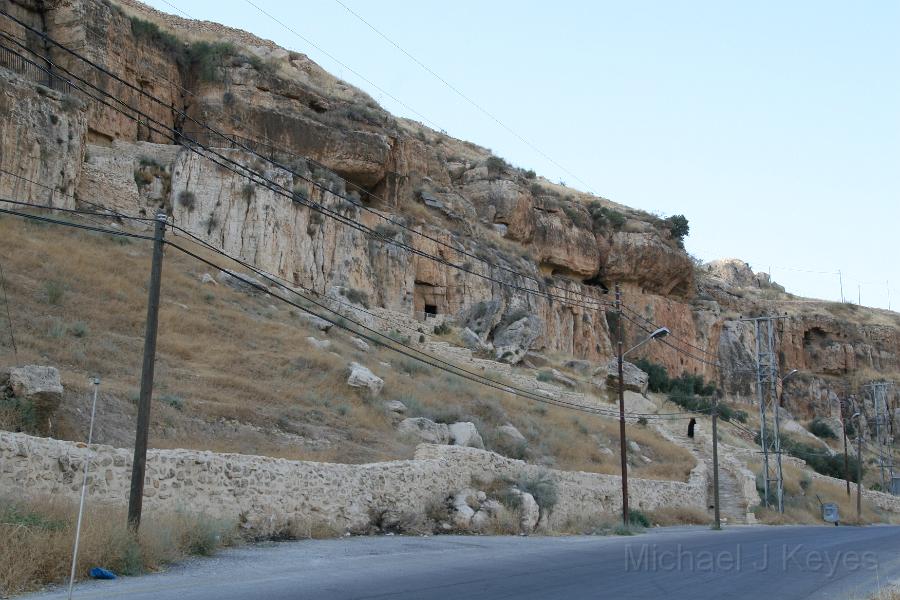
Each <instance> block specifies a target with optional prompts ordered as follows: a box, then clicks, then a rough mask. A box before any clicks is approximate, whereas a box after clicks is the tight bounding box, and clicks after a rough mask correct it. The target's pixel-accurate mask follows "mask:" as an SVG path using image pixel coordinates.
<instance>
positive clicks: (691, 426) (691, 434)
mask: <svg viewBox="0 0 900 600" xmlns="http://www.w3.org/2000/svg"><path fill="white" fill-rule="evenodd" d="M696 424H697V419H694V418H691V420H690V422H689V423H688V437H689V438H692V437H694V425H696Z"/></svg>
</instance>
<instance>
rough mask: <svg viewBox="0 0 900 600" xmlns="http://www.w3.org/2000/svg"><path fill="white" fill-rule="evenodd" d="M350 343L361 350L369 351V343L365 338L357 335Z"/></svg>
mask: <svg viewBox="0 0 900 600" xmlns="http://www.w3.org/2000/svg"><path fill="white" fill-rule="evenodd" d="M350 343H351V344H353V347H354V348H356V349H357V350H359V351H360V352H368V351H369V344H367V343H366V342H365V340H361V339H360V338H358V337H355V338H353V339H351V340H350Z"/></svg>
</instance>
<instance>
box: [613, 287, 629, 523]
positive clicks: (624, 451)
mask: <svg viewBox="0 0 900 600" xmlns="http://www.w3.org/2000/svg"><path fill="white" fill-rule="evenodd" d="M623 321H624V319H623V318H622V290H621V288H620V287H619V284H618V283H617V284H616V327H617V329H618V330H619V331H618V333H619V335H618V344H617V351H616V358H617V361H616V362H617V363H618V370H619V454H620V456H621V458H622V524H623V525H625V526H626V527H628V446H627V445H626V443H625V367H624V351H623V349H622V344H623V341H624V337H625V330H624V326H625V325H624V323H623Z"/></svg>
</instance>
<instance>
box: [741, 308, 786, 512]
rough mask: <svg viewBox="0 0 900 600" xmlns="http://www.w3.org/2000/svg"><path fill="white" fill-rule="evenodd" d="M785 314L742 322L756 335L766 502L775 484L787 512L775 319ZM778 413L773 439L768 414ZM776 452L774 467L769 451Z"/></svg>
mask: <svg viewBox="0 0 900 600" xmlns="http://www.w3.org/2000/svg"><path fill="white" fill-rule="evenodd" d="M787 318H788V317H787V316H786V315H785V316H771V317H751V318H746V319H741V321H745V322H751V323H753V327H754V331H755V334H756V398H757V401H758V402H759V445H760V446H762V452H763V495H764V500H763V502H764V504H765V506H766V507H768V506H769V503H770V502H769V494H770V487H771V485H772V484H773V483H774V484H775V493H776V497H777V505H778V506H777V508H778V511H779V512H784V477H783V476H782V470H781V431H780V422H779V414H778V413H779V410H778V409H779V406H778V404H779V402H778V358H777V356H776V353H775V321H776V320H778V319H787ZM769 410H771V411H772V412H773V413H774V422H775V423H774V424H775V430H774V432H773V434H772V438H773V439H772V440H771V441H770V440H769V439H768V438H769V432H768V431H767V429H768V413H769ZM770 452H773V453H774V454H775V467H774V469H773V467H772V465H771V463H770V460H769V453H770Z"/></svg>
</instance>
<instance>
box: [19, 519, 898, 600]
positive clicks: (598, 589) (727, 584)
mask: <svg viewBox="0 0 900 600" xmlns="http://www.w3.org/2000/svg"><path fill="white" fill-rule="evenodd" d="M897 580H900V527H898V526H879V527H866V528H856V527H830V526H822V527H764V526H758V527H733V528H730V529H727V530H725V531H711V530H709V529H706V528H700V527H678V528H666V529H656V530H651V531H648V532H646V533H644V534H641V535H638V536H633V537H586V536H576V537H555V538H553V537H475V536H471V537H469V536H438V537H429V538H423V537H418V538H417V537H399V536H398V537H390V536H388V537H357V538H344V539H337V540H319V541H313V540H310V541H302V542H285V543H277V544H267V545H261V546H260V545H257V546H248V547H242V548H236V549H231V550H226V551H223V552H222V553H220V554H219V555H217V556H216V557H214V558H208V559H193V560H190V561H187V562H185V563H183V564H179V565H176V566H173V567H171V568H170V569H169V570H168V571H166V572H164V573H157V574H152V575H146V576H143V577H126V578H121V579H118V580H116V581H91V582H85V583H82V584H79V585H77V586H76V592H75V598H78V599H80V600H88V599H90V600H100V599H104V600H105V599H111V598H117V599H118V598H127V599H133V600H231V599H234V600H248V599H253V598H264V599H266V600H298V599H308V598H314V599H320V598H321V599H326V598H327V599H329V600H342V599H351V598H352V599H375V598H379V599H387V598H392V599H393V598H401V599H405V600H426V599H437V598H454V599H458V598H465V599H466V600H476V599H491V600H495V599H501V598H515V599H516V600H522V599H538V598H540V599H546V598H564V599H566V600H571V599H579V598H591V599H596V598H615V599H623V598H666V599H667V600H678V599H685V600H702V599H704V598H715V599H717V600H719V599H724V598H748V599H751V598H752V599H753V600H776V599H778V600H791V599H799V598H816V599H827V598H840V599H845V598H866V597H868V596H869V595H870V594H871V593H872V592H874V591H875V590H876V589H877V586H879V585H881V586H883V585H885V584H886V583H887V582H889V581H897ZM26 597H27V598H29V600H37V599H50V598H53V599H60V598H64V597H65V593H64V590H56V591H51V592H46V593H41V594H37V595H30V596H26Z"/></svg>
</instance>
